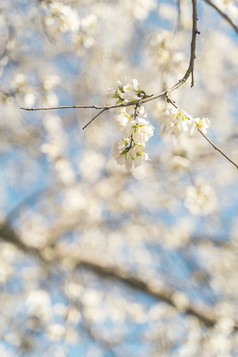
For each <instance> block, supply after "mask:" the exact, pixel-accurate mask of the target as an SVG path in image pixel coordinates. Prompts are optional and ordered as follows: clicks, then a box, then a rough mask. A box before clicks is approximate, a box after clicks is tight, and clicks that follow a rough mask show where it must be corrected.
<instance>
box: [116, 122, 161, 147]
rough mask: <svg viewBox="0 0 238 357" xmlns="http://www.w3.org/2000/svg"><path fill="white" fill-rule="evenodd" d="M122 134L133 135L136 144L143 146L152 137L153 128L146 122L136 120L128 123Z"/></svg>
mask: <svg viewBox="0 0 238 357" xmlns="http://www.w3.org/2000/svg"><path fill="white" fill-rule="evenodd" d="M122 133H123V134H124V133H125V134H129V136H130V135H133V140H134V142H135V143H136V144H144V143H146V142H147V141H148V140H149V138H150V137H151V136H153V133H154V127H153V125H151V124H150V123H149V122H148V121H147V120H145V119H142V118H136V119H134V120H130V121H129V122H128V124H127V126H126V127H125V129H123V130H122Z"/></svg>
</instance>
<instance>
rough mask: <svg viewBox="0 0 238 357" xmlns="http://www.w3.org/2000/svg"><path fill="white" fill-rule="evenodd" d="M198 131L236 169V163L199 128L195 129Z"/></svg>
mask: <svg viewBox="0 0 238 357" xmlns="http://www.w3.org/2000/svg"><path fill="white" fill-rule="evenodd" d="M197 130H198V131H199V133H200V134H201V135H202V136H203V137H204V138H205V139H206V140H207V141H208V142H209V144H210V145H212V147H213V148H214V149H215V150H217V151H218V152H219V153H220V154H221V155H222V156H224V157H225V158H226V159H227V160H228V161H230V163H231V164H232V165H234V166H235V167H236V168H237V169H238V165H237V164H236V163H235V162H234V161H232V160H231V159H230V158H229V157H228V156H227V155H226V154H224V152H222V151H221V150H220V149H219V148H218V147H217V146H216V145H215V144H214V143H213V142H212V141H211V140H210V139H209V138H208V137H207V136H206V135H205V134H204V133H203V132H202V131H201V129H199V128H198V129H197Z"/></svg>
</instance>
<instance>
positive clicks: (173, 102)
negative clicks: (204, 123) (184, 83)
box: [166, 93, 238, 169]
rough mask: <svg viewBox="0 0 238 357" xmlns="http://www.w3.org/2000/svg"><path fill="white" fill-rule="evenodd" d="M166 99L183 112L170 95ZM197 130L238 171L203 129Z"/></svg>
mask: <svg viewBox="0 0 238 357" xmlns="http://www.w3.org/2000/svg"><path fill="white" fill-rule="evenodd" d="M166 98H167V102H168V103H170V104H172V105H173V106H174V107H175V108H176V109H178V110H179V111H181V109H180V108H179V107H178V106H177V104H176V103H175V101H174V100H173V99H171V98H170V95H169V93H167V94H166ZM197 130H198V131H199V133H200V134H202V136H203V137H204V138H205V139H206V140H207V141H208V142H209V144H211V146H212V147H213V148H214V149H215V150H217V151H219V153H220V154H221V155H222V156H224V157H225V158H226V159H227V160H228V161H230V163H232V165H234V166H235V167H236V168H237V169H238V165H237V164H236V163H235V162H234V161H232V160H231V159H230V158H229V157H228V156H227V155H226V154H224V152H222V151H221V150H220V149H219V148H218V147H217V146H216V145H215V144H214V143H213V142H212V141H211V140H210V139H209V138H208V137H207V135H206V134H204V133H203V132H202V130H201V129H199V128H197Z"/></svg>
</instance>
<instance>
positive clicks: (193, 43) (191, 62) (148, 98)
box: [20, 0, 199, 129]
mask: <svg viewBox="0 0 238 357" xmlns="http://www.w3.org/2000/svg"><path fill="white" fill-rule="evenodd" d="M192 4H193V13H192V18H193V27H192V40H191V51H190V60H189V67H188V69H187V71H186V73H185V75H184V76H183V78H182V79H180V80H179V81H178V83H176V84H175V85H174V86H173V87H171V88H169V89H166V90H164V91H163V92H161V93H159V94H157V95H146V96H145V97H144V98H141V99H139V100H136V101H132V102H129V103H123V104H116V105H66V106H57V107H44V108H25V107H20V109H22V110H27V111H37V110H56V109H98V110H101V112H100V113H99V114H97V115H96V116H95V117H94V118H93V119H91V120H90V122H89V123H88V124H86V125H85V126H84V129H85V128H86V127H87V126H88V125H89V124H91V123H92V121H94V120H95V119H96V118H97V117H98V116H99V115H100V114H102V113H103V112H104V111H106V110H110V109H115V108H121V107H129V106H133V105H137V104H138V103H141V104H143V103H147V102H150V101H152V100H155V99H158V98H160V97H163V96H164V95H167V93H171V92H173V91H174V90H176V89H178V88H179V87H181V86H182V85H183V84H184V83H185V82H186V81H187V79H188V77H189V76H190V74H191V73H193V69H194V60H195V49H196V35H197V34H198V33H199V32H198V30H197V0H192ZM193 85H194V81H193V76H192V83H191V86H193Z"/></svg>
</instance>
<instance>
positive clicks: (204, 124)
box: [194, 118, 210, 134]
mask: <svg viewBox="0 0 238 357" xmlns="http://www.w3.org/2000/svg"><path fill="white" fill-rule="evenodd" d="M194 122H195V125H196V128H197V129H200V130H201V131H202V132H203V133H204V134H206V132H207V129H208V128H209V126H210V121H209V119H208V118H203V119H200V118H196V119H194Z"/></svg>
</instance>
